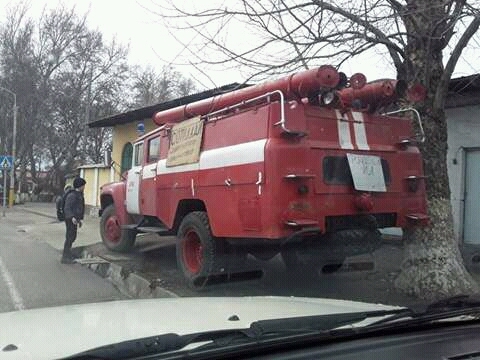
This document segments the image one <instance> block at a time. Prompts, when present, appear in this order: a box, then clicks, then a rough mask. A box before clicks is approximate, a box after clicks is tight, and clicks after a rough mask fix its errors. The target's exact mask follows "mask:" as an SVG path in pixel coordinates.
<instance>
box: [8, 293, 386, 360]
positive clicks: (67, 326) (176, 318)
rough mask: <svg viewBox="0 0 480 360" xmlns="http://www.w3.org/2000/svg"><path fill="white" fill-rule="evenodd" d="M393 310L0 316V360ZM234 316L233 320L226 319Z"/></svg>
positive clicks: (289, 308)
mask: <svg viewBox="0 0 480 360" xmlns="http://www.w3.org/2000/svg"><path fill="white" fill-rule="evenodd" d="M383 309H394V307H390V306H385V305H378V304H367V303H360V302H352V301H344V300H335V299H317V298H295V297H241V298H228V297H221V298H211V297H192V298H174V299H172V298H168V299H144V300H123V301H112V302H101V303H91V304H82V305H66V306H60V307H51V308H41V309H30V310H20V311H14V312H8V313H0V324H2V326H1V327H0V349H1V351H0V358H2V359H3V358H6V359H13V358H15V359H53V358H62V357H66V356H69V355H73V354H77V353H80V352H83V351H86V350H89V349H92V348H96V347H99V346H104V345H108V344H112V343H117V342H122V341H126V340H132V339H136V338H143V337H148V336H154V335H161V334H166V333H177V334H179V335H184V334H190V333H196V332H203V331H211V330H220V329H234V328H248V327H249V326H250V324H251V323H252V322H254V321H257V320H268V319H276V318H287V317H295V316H309V315H323V314H336V313H347V312H358V311H370V310H383ZM233 315H236V316H235V317H234V318H235V319H236V320H235V321H232V320H229V318H232V316H233Z"/></svg>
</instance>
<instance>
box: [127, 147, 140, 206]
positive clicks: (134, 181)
mask: <svg viewBox="0 0 480 360" xmlns="http://www.w3.org/2000/svg"><path fill="white" fill-rule="evenodd" d="M142 164H143V142H141V143H137V144H135V147H134V149H133V166H132V168H131V169H130V170H128V176H127V190H126V191H127V196H126V197H127V212H128V213H129V214H140V201H139V200H140V199H139V194H140V177H141V176H142Z"/></svg>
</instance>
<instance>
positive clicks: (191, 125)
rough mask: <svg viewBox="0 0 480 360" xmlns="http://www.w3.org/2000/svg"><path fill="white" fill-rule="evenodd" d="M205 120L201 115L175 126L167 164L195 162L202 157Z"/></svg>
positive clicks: (171, 135)
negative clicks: (201, 148) (201, 149)
mask: <svg viewBox="0 0 480 360" xmlns="http://www.w3.org/2000/svg"><path fill="white" fill-rule="evenodd" d="M202 135H203V121H202V120H201V119H200V117H196V118H193V119H189V120H186V121H183V122H181V123H179V124H176V125H174V126H173V128H172V130H171V133H170V148H169V149H168V156H167V166H178V165H185V164H193V163H196V162H198V160H199V159H200V146H201V144H202Z"/></svg>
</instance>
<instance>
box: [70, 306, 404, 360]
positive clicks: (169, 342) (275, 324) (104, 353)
mask: <svg viewBox="0 0 480 360" xmlns="http://www.w3.org/2000/svg"><path fill="white" fill-rule="evenodd" d="M403 311H405V309H404V308H399V309H392V310H377V311H364V312H354V313H343V314H328V315H314V316H301V317H293V318H281V319H272V320H259V321H255V322H253V323H251V325H250V327H248V328H239V329H232V330H217V331H206V332H199V333H193V334H188V335H178V334H173V333H168V334H163V335H158V336H149V337H145V338H141V339H133V340H127V341H123V342H119V343H115V344H111V345H106V346H101V347H98V348H95V349H91V350H88V351H85V352H82V353H79V354H76V355H73V356H71V357H68V358H67V359H77V360H80V359H91V358H96V359H129V358H134V357H139V356H143V357H146V356H149V355H156V354H166V353H170V352H173V351H181V350H182V349H184V348H185V347H187V346H189V345H190V346H193V349H194V350H192V351H196V350H199V349H202V350H203V349H212V348H221V347H225V346H237V345H242V344H250V343H255V344H260V345H261V344H262V342H263V343H265V342H268V341H272V340H275V339H278V338H288V337H289V336H298V335H314V334H316V335H322V337H339V336H343V335H346V333H345V334H343V333H342V332H332V331H331V330H332V329H336V328H339V327H342V326H345V325H353V324H355V323H358V322H360V321H363V320H365V319H368V318H375V317H384V316H395V315H396V314H399V313H402V312H403ZM348 334H351V332H348ZM195 346H197V347H195Z"/></svg>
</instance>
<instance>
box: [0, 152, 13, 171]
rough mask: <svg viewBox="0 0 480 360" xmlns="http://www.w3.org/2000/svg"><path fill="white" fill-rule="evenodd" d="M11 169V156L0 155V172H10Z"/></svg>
mask: <svg viewBox="0 0 480 360" xmlns="http://www.w3.org/2000/svg"><path fill="white" fill-rule="evenodd" d="M12 167H13V156H10V155H0V170H10V169H11V168H12Z"/></svg>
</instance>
